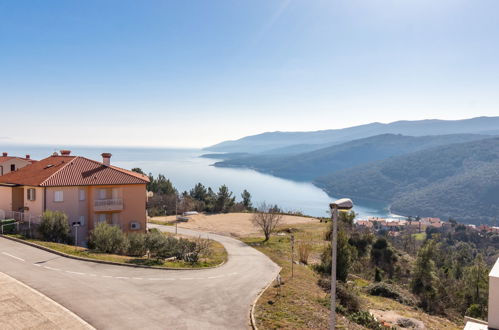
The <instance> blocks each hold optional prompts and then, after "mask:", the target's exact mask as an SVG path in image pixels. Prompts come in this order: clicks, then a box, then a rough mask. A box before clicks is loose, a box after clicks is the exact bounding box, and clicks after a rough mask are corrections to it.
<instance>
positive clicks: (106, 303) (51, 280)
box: [0, 225, 279, 329]
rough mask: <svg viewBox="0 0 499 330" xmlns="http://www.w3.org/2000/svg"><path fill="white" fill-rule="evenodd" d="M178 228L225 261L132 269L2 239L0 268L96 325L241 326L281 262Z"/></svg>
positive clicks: (216, 237) (231, 242)
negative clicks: (220, 248)
mask: <svg viewBox="0 0 499 330" xmlns="http://www.w3.org/2000/svg"><path fill="white" fill-rule="evenodd" d="M149 227H155V228H159V229H160V230H163V231H172V230H174V228H173V227H167V226H157V225H150V226H149ZM178 230H179V233H181V234H185V235H193V236H199V235H200V236H202V237H209V238H211V239H214V240H217V241H219V242H220V243H222V244H223V245H224V246H225V248H226V249H227V252H228V254H229V261H228V262H227V263H226V264H225V265H223V266H221V267H219V268H214V269H205V270H156V269H144V268H132V267H125V266H113V265H106V264H98V263H92V262H85V261H79V260H74V259H69V258H64V257H60V256H58V255H55V254H52V253H49V252H46V251H43V250H40V249H36V248H33V247H30V246H27V245H24V244H20V243H17V242H13V241H11V240H8V239H5V238H0V272H3V273H6V274H8V275H10V276H12V277H14V278H16V279H18V280H20V281H22V282H24V283H25V284H27V285H29V286H31V287H33V288H35V289H36V290H38V291H40V292H42V293H44V294H45V295H47V296H48V297H50V298H52V299H53V300H55V301H57V302H58V303H60V304H61V305H63V306H64V307H66V308H68V309H69V310H71V311H73V312H74V313H76V314H77V315H78V316H80V317H81V318H82V319H84V320H85V321H87V322H88V323H90V324H91V325H92V326H94V327H95V328H97V329H139V328H140V329H247V328H248V326H249V310H250V306H251V303H252V302H253V300H254V299H255V297H256V296H257V294H258V293H259V292H260V290H261V289H262V288H264V287H265V286H266V285H268V283H270V281H272V280H273V279H274V278H275V277H276V276H277V274H278V272H279V267H278V266H277V265H276V264H275V263H274V262H272V261H271V260H270V259H269V258H268V257H266V256H265V255H263V254H262V253H260V252H259V251H257V250H255V249H253V248H251V247H249V246H247V245H245V244H244V243H242V242H240V241H238V240H236V239H233V238H229V237H225V236H220V235H216V234H211V233H209V234H207V233H203V232H198V231H194V230H188V229H182V228H178Z"/></svg>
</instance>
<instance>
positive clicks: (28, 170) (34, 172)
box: [0, 156, 149, 187]
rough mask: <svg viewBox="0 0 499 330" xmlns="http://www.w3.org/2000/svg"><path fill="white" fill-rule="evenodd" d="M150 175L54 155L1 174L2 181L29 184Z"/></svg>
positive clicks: (136, 179) (106, 181)
mask: <svg viewBox="0 0 499 330" xmlns="http://www.w3.org/2000/svg"><path fill="white" fill-rule="evenodd" d="M147 182H149V178H148V177H147V176H145V175H142V174H139V173H135V172H132V171H128V170H125V169H122V168H119V167H116V166H106V165H104V164H103V163H100V162H97V161H94V160H91V159H88V158H85V157H78V156H50V157H47V158H45V159H42V160H40V161H38V162H35V163H33V164H32V165H30V166H26V167H23V168H21V169H19V170H17V171H15V172H10V173H8V174H6V175H3V176H0V183H9V184H19V185H26V186H42V187H55V186H86V185H121V184H145V183H147Z"/></svg>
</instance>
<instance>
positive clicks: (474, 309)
mask: <svg viewBox="0 0 499 330" xmlns="http://www.w3.org/2000/svg"><path fill="white" fill-rule="evenodd" d="M485 314H486V313H485V310H484V308H483V306H482V305H479V304H472V305H470V307H468V309H467V310H466V316H469V317H473V318H476V319H478V318H482V317H484V315H485Z"/></svg>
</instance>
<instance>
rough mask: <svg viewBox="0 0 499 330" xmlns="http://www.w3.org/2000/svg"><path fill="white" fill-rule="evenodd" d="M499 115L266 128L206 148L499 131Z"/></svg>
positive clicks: (251, 147) (228, 149) (232, 149)
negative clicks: (318, 127) (299, 129)
mask: <svg viewBox="0 0 499 330" xmlns="http://www.w3.org/2000/svg"><path fill="white" fill-rule="evenodd" d="M498 127H499V117H477V118H472V119H463V120H417V121H397V122H393V123H389V124H382V123H371V124H366V125H360V126H354V127H349V128H343V129H331V130H322V131H315V132H267V133H262V134H258V135H252V136H247V137H244V138H241V139H239V140H234V141H224V142H221V143H218V144H216V145H213V146H210V147H207V148H205V150H210V151H217V152H247V153H258V152H265V151H269V150H272V149H278V148H284V147H290V146H294V145H309V146H308V150H311V149H310V145H319V148H320V147H321V146H324V145H333V144H339V143H343V142H347V141H351V140H355V139H361V138H365V137H369V136H374V135H380V134H404V135H411V136H425V135H446V134H461V133H467V134H488V135H496V134H499V128H498Z"/></svg>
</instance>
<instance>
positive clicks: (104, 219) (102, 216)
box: [99, 213, 106, 222]
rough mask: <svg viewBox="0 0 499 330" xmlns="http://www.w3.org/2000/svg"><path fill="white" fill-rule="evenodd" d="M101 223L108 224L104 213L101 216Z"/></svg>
mask: <svg viewBox="0 0 499 330" xmlns="http://www.w3.org/2000/svg"><path fill="white" fill-rule="evenodd" d="M99 222H106V215H105V214H104V213H102V214H99Z"/></svg>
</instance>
